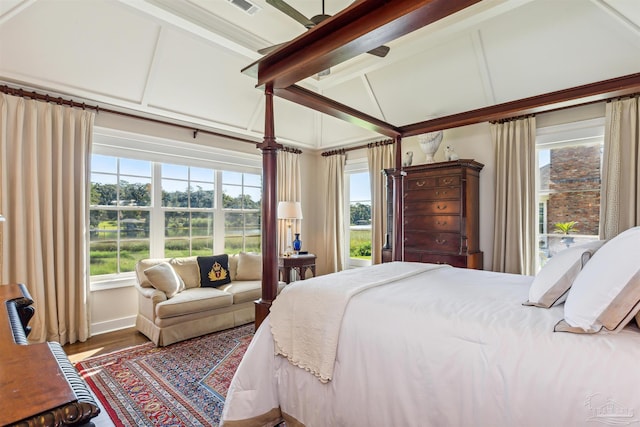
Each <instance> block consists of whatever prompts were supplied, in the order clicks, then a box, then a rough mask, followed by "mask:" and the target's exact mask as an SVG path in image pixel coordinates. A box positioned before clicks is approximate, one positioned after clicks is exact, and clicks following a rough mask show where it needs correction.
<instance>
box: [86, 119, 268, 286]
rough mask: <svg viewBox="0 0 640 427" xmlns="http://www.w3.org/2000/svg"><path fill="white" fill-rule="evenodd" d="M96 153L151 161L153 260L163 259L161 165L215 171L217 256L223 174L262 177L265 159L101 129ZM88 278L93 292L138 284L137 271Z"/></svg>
mask: <svg viewBox="0 0 640 427" xmlns="http://www.w3.org/2000/svg"><path fill="white" fill-rule="evenodd" d="M93 154H99V155H105V156H113V157H120V158H129V159H135V160H145V161H151V162H152V171H151V175H152V176H151V180H152V194H151V206H145V207H140V208H144V209H147V210H149V213H150V224H149V229H150V231H149V256H150V257H151V258H160V257H162V256H163V254H164V211H165V210H166V209H167V208H166V207H163V206H162V202H161V200H162V186H161V185H160V182H161V179H162V178H161V165H162V163H169V164H177V165H183V166H192V167H200V168H208V169H213V170H214V172H215V177H214V182H215V188H214V191H215V198H216V199H215V202H214V208H213V215H214V230H213V233H214V253H218V252H220V253H221V251H224V231H225V224H224V214H225V212H226V211H225V209H224V207H223V203H222V184H223V183H222V172H223V171H231V172H239V173H250V174H257V175H260V176H261V175H262V160H261V156H260V154H259V153H256V154H250V153H244V152H235V151H231V150H226V149H222V148H217V147H209V146H205V145H199V144H193V143H187V142H183V141H175V140H170V139H165V138H159V137H156V136H151V135H144V134H139V133H133V132H127V131H122V130H117V129H111V128H105V127H98V126H96V127H94V134H93V145H92V150H91V155H93ZM86 209H87V216H88V215H89V211H90V200H88V202H87V208H86ZM230 211H231V210H230ZM238 211H240V210H238ZM243 212H246V211H243ZM217 217H218V219H217ZM215 236H221V238H218V239H216V237H215ZM89 247H90V240H89V235H88V234H87V249H89ZM86 257H87V258H86V259H87V265H89V259H90V252H89V250H87V254H86ZM87 276H88V277H89V282H90V290H91V291H99V290H105V289H114V288H121V287H129V286H133V285H134V284H135V281H136V278H135V272H125V273H112V274H105V275H99V276H90V271H89V268H87Z"/></svg>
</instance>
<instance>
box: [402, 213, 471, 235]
mask: <svg viewBox="0 0 640 427" xmlns="http://www.w3.org/2000/svg"><path fill="white" fill-rule="evenodd" d="M404 229H405V230H433V231H450V232H454V233H456V232H459V231H460V216H455V215H407V217H405V219H404Z"/></svg>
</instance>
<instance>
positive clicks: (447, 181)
mask: <svg viewBox="0 0 640 427" xmlns="http://www.w3.org/2000/svg"><path fill="white" fill-rule="evenodd" d="M442 182H444V183H445V184H451V183H452V182H453V178H445V179H443V180H442Z"/></svg>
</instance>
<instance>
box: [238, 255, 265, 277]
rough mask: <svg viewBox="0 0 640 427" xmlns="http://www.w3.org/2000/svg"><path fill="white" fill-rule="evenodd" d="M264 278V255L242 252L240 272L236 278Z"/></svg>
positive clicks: (239, 259) (239, 263) (239, 258)
mask: <svg viewBox="0 0 640 427" xmlns="http://www.w3.org/2000/svg"><path fill="white" fill-rule="evenodd" d="M260 279H262V255H261V254H255V253H247V252H240V255H238V272H237V273H236V280H260Z"/></svg>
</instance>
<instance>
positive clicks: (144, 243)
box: [119, 239, 149, 273]
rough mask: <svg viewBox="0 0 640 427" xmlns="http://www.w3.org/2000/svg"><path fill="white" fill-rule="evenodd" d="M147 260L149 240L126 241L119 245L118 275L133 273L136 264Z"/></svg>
mask: <svg viewBox="0 0 640 427" xmlns="http://www.w3.org/2000/svg"><path fill="white" fill-rule="evenodd" d="M145 258H149V239H140V240H138V239H127V240H122V242H121V243H120V271H119V272H120V273H126V272H129V271H134V270H135V268H136V263H137V262H138V261H140V260H141V259H145Z"/></svg>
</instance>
